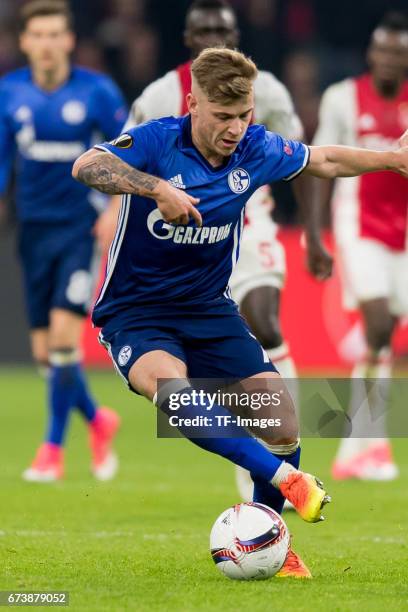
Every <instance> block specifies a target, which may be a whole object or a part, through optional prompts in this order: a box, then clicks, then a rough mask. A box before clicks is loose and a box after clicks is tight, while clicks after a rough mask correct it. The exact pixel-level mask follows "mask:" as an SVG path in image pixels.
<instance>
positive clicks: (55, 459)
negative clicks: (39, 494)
mask: <svg viewBox="0 0 408 612" xmlns="http://www.w3.org/2000/svg"><path fill="white" fill-rule="evenodd" d="M63 475H64V454H63V449H62V448H61V446H58V444H52V443H51V442H45V443H44V444H42V445H41V446H40V448H39V449H38V451H37V453H36V455H35V458H34V461H33V462H32V464H31V465H30V467H29V468H27V469H26V470H25V471H24V472H23V479H24V480H27V481H29V482H55V481H56V480H61V478H62V477H63Z"/></svg>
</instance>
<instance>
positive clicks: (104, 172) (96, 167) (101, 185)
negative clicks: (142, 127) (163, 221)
mask: <svg viewBox="0 0 408 612" xmlns="http://www.w3.org/2000/svg"><path fill="white" fill-rule="evenodd" d="M77 179H78V181H80V182H81V183H84V184H85V185H88V187H93V188H94V189H98V191H102V192H103V193H108V194H109V195H119V194H122V193H132V194H136V195H141V196H147V197H149V196H150V197H151V196H152V195H153V191H154V190H155V188H156V187H157V185H158V184H159V182H160V180H161V179H159V178H157V177H155V176H152V175H151V174H146V173H145V172H140V170H137V169H136V168H132V166H129V164H127V163H126V162H124V161H122V160H120V159H119V158H118V157H116V156H115V155H111V154H109V153H103V152H99V151H98V152H96V153H95V152H94V151H92V155H90V159H89V161H86V162H85V161H84V162H83V163H82V164H81V166H80V168H79V170H78V174H77Z"/></svg>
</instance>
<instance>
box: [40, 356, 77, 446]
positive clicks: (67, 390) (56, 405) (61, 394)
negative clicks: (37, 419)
mask: <svg viewBox="0 0 408 612" xmlns="http://www.w3.org/2000/svg"><path fill="white" fill-rule="evenodd" d="M70 351H71V349H69V350H64V349H60V350H54V351H52V352H51V354H50V373H49V376H48V406H49V420H48V432H47V436H46V440H47V442H51V443H53V444H57V445H59V446H61V445H62V444H63V442H64V438H65V432H66V428H67V423H68V416H69V412H70V410H71V408H72V407H73V406H74V404H75V397H76V374H75V366H74V365H73V364H71V363H69V357H68V363H67V356H68V355H69V352H70Z"/></svg>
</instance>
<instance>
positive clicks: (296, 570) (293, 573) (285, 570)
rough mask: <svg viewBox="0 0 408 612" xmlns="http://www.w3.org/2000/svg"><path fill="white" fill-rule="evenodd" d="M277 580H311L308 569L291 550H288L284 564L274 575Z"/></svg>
mask: <svg viewBox="0 0 408 612" xmlns="http://www.w3.org/2000/svg"><path fill="white" fill-rule="evenodd" d="M276 576H277V577H278V578H312V574H311V572H310V570H309V568H307V567H306V565H305V564H304V563H303V561H302V559H301V558H300V557H299V555H298V554H296V553H295V552H294V551H293V550H292V548H289V550H288V554H287V555H286V559H285V563H284V564H283V565H282V567H281V569H280V570H279V572H278V573H277V574H276Z"/></svg>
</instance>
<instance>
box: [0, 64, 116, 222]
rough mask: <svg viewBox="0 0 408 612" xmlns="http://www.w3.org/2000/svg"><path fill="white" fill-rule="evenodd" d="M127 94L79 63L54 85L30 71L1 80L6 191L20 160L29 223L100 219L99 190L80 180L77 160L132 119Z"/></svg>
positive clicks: (20, 192) (0, 183)
mask: <svg viewBox="0 0 408 612" xmlns="http://www.w3.org/2000/svg"><path fill="white" fill-rule="evenodd" d="M126 115H127V111H126V106H125V103H124V100H123V97H122V94H121V92H120V91H119V89H118V88H117V86H116V85H115V84H114V83H113V82H112V81H111V79H109V78H108V77H106V76H104V75H102V74H99V73H96V72H93V71H91V70H88V69H85V68H80V67H73V68H72V70H71V73H70V75H69V78H68V80H67V81H66V82H65V83H64V84H62V85H61V86H60V87H59V88H58V89H56V90H54V91H45V90H43V89H40V88H39V87H38V86H37V85H36V83H35V82H34V81H33V79H32V74H31V70H30V69H29V68H22V69H19V70H16V71H14V72H11V73H9V74H7V75H6V76H4V77H3V78H2V79H1V80H0V194H2V193H4V192H5V190H6V188H7V183H8V180H9V175H10V170H11V168H12V165H13V162H14V160H16V183H17V184H16V190H17V191H16V204H17V214H18V218H19V220H20V221H22V222H24V223H26V222H29V223H32V222H35V223H38V222H39V223H48V224H49V223H54V224H55V223H66V222H70V224H72V223H75V221H76V220H78V222H80V223H84V220H86V219H88V220H89V223H90V224H91V223H92V222H93V221H94V219H95V217H96V210H95V207H96V200H94V198H95V195H96V193H95V192H91V191H90V190H89V189H88V188H87V187H85V186H84V185H81V184H80V183H78V182H77V181H75V180H74V179H73V178H72V176H71V170H72V164H73V163H74V161H75V160H76V158H77V157H78V156H79V155H81V154H82V153H84V152H85V151H86V150H87V149H89V147H90V146H91V145H92V142H95V140H94V137H95V134H96V133H99V134H100V133H102V134H103V135H104V137H105V138H108V139H111V138H114V137H115V136H117V135H118V134H120V132H121V129H122V126H123V124H124V122H125V120H126Z"/></svg>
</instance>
